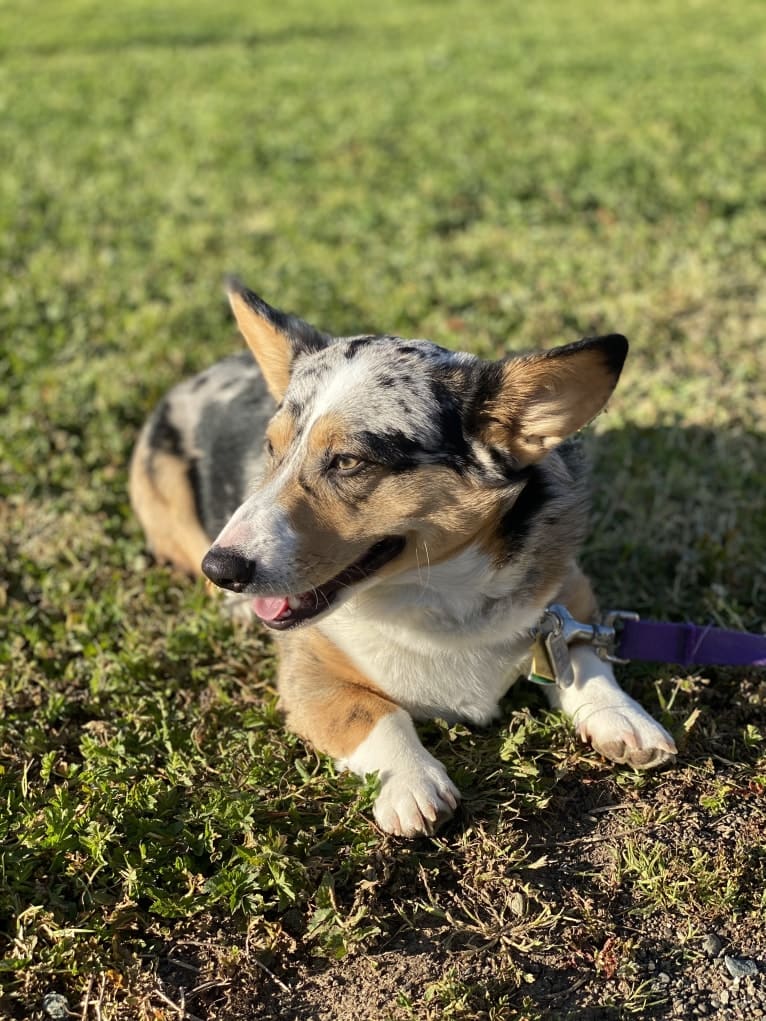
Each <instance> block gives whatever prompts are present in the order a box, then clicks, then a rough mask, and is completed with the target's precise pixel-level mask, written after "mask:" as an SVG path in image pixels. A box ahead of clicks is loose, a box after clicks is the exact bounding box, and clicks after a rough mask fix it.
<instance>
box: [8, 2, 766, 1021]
mask: <svg viewBox="0 0 766 1021" xmlns="http://www.w3.org/2000/svg"><path fill="white" fill-rule="evenodd" d="M765 42H766V19H765V18H764V15H763V11H762V6H761V5H760V4H759V3H758V2H757V0H740V2H738V3H736V4H730V5H728V7H727V8H726V9H725V10H722V9H721V7H720V5H719V4H714V3H712V2H710V0H699V2H697V3H695V4H694V5H687V4H680V3H678V4H676V3H670V4H664V5H662V6H657V5H653V4H645V3H639V2H638V0H628V2H626V3H623V4H619V5H612V6H611V7H608V8H605V7H604V6H603V5H601V4H595V3H594V2H593V0H579V2H578V3H575V4H564V3H563V2H558V0H556V2H554V0H546V2H545V3H544V4H542V5H510V4H509V5H501V4H498V3H495V2H492V0H479V2H478V3H472V4H470V5H469V4H468V3H466V2H463V0H456V2H454V3H449V4H435V3H428V2H425V0H420V2H414V3H407V4H405V3H403V2H399V0H397V2H394V3H390V4H387V5H384V6H381V5H378V7H377V8H372V7H368V6H365V5H358V4H351V3H348V2H346V0H320V2H319V3H316V4H314V5H312V6H311V7H310V8H309V7H306V5H303V4H299V3H297V2H295V0H287V2H283V3H280V4H261V5H257V6H252V5H251V6H250V7H247V6H243V5H242V4H239V3H237V4H235V3H233V2H232V0H218V2H217V3H216V4H212V3H203V2H200V3H195V4H185V3H181V2H179V0H173V2H170V3H167V4H164V5H162V7H161V8H158V7H157V5H155V4H149V3H148V2H146V0H130V3H127V4H123V5H118V7H116V8H115V7H113V6H112V7H110V6H104V5H103V4H96V3H94V2H92V0H68V2H67V3H66V4H65V5H62V4H53V3H51V2H50V0H43V2H41V3H40V4H38V5H37V7H36V9H35V17H34V18H32V17H30V15H29V11H28V9H27V7H26V6H25V5H23V4H21V3H18V2H13V0H10V2H6V3H5V4H4V5H3V6H2V7H1V8H0V57H2V59H1V60H0V106H1V109H2V117H0V142H1V143H2V149H3V151H4V152H5V153H6V154H7V155H6V158H5V159H4V161H3V166H2V169H0V269H1V272H0V324H1V326H2V336H3V338H4V339H3V346H2V351H1V352H0V368H1V371H0V407H3V408H4V409H5V411H4V413H3V428H2V434H1V435H0V497H1V498H2V503H1V504H0V517H1V518H2V528H1V529H0V534H2V537H3V542H4V545H5V549H4V556H3V568H2V573H1V577H0V603H1V604H2V619H0V670H1V671H2V679H1V680H0V706H1V709H2V712H1V716H0V794H1V798H0V955H2V956H0V983H1V984H2V999H1V1000H0V1013H2V1012H3V1011H4V1012H5V1013H6V1014H8V1015H9V1016H12V1017H27V1016H29V1015H30V1012H32V1011H33V1010H39V1009H40V1005H41V1001H42V996H43V995H44V994H45V993H46V992H49V991H56V992H60V993H62V994H63V995H65V996H66V997H67V998H68V1002H69V1005H70V1008H71V1009H72V1011H74V1012H75V1014H76V1013H78V1012H79V1013H80V1014H81V1015H82V1017H83V1018H85V1019H86V1021H88V1019H90V1018H92V1019H95V1021H97V1019H98V1018H100V1017H103V1018H104V1019H107V1018H115V1019H120V1018H135V1017H140V1018H152V1019H153V1021H160V1019H163V1018H179V1017H181V1016H183V1015H184V1014H186V1016H188V1017H192V1016H196V1017H205V1018H211V1019H212V1018H215V1017H226V1018H236V1017H238V1016H240V1015H241V1016H243V1017H272V1016H277V1015H278V1014H279V1012H280V1011H282V1012H283V1013H282V1015H281V1016H317V1017H320V1016H333V1017H339V1018H342V1017H346V1016H352V1015H354V1016H357V1017H366V1016H370V1017H384V1016H390V1017H395V1018H400V1017H402V1018H404V1017H414V1018H431V1017H433V1018H437V1017H439V1018H441V1017H451V1018H470V1017H478V1016H482V1017H490V1018H501V1017H514V1016H518V1017H525V1018H538V1017H539V1018H543V1017H553V1018H563V1017H567V1016H583V1017H584V1016H587V1011H591V1012H592V1015H593V1016H594V1017H595V1016H600V1017H612V1016H614V1017H620V1016H630V1015H638V1016H645V1017H650V1016H663V1012H665V1011H666V1010H667V1002H666V1001H667V997H666V996H665V994H663V993H662V990H661V989H658V987H657V986H656V984H655V983H654V982H653V980H652V978H651V972H650V971H649V970H647V969H648V964H649V963H650V962H659V963H660V964H661V963H662V962H663V961H666V962H667V961H669V962H672V963H673V966H674V967H675V968H676V969H677V970H680V971H681V972H682V973H683V974H686V973H687V971H688V973H689V974H690V975H692V974H694V975H698V974H699V969H700V965H699V962H700V959H701V958H700V949H699V948H700V944H701V939H702V936H703V935H704V933H705V932H707V931H710V930H712V929H715V930H716V931H718V932H720V933H721V934H722V935H723V937H724V938H725V939H726V940H727V941H728V945H729V946H730V947H731V948H732V949H733V950H734V951H737V952H741V953H744V954H748V953H749V954H756V952H757V948H758V946H759V945H760V946H761V947H762V946H763V940H764V935H765V934H764V924H763V911H764V908H765V907H766V903H764V899H763V897H764V895H763V890H764V887H765V886H766V845H765V844H764V836H763V834H764V811H763V794H764V790H765V789H766V748H765V738H766V716H765V715H764V694H765V693H764V678H763V674H762V673H760V674H759V673H758V672H757V671H723V670H717V671H712V670H708V671H704V670H703V671H700V672H698V673H696V674H694V675H692V676H679V675H678V674H677V672H676V671H675V670H674V668H673V667H670V666H668V667H658V668H655V667H649V666H641V665H639V664H635V665H632V666H631V667H629V668H626V669H625V670H624V671H623V677H624V678H625V679H626V682H627V684H628V686H629V687H630V688H631V690H632V691H634V692H635V693H640V696H641V698H642V699H643V700H644V701H645V702H646V704H647V705H648V706H650V707H651V708H652V709H653V711H654V712H656V713H660V714H664V718H665V721H666V722H667V723H668V725H669V726H671V727H672V728H673V729H674V731H675V732H676V734H677V736H678V738H679V741H680V742H681V743H682V745H683V748H682V755H681V758H680V761H679V763H678V765H677V767H675V768H674V769H673V770H672V771H669V772H666V773H663V774H661V775H657V776H639V775H637V774H633V773H630V772H626V771H619V770H612V769H611V768H609V767H606V766H605V765H604V764H603V763H602V762H601V761H600V760H599V758H598V757H597V756H596V755H594V754H592V753H591V752H589V751H588V750H587V749H585V748H581V747H579V746H577V744H576V742H575V741H574V738H573V736H572V734H571V732H570V730H569V728H568V726H567V725H566V724H565V723H564V722H563V721H561V720H560V719H559V718H558V717H556V716H555V715H553V714H549V713H547V712H546V711H545V710H544V709H543V707H542V702H541V699H540V696H539V694H538V693H537V692H535V691H534V690H532V689H528V688H525V689H524V690H519V691H516V692H514V693H513V695H512V696H511V698H510V699H509V701H508V704H507V708H506V713H505V717H504V720H503V722H502V723H501V724H499V725H498V726H496V727H493V728H491V729H490V730H489V731H488V732H487V733H482V732H478V731H470V730H468V729H467V728H461V727H456V728H451V729H450V728H446V727H444V726H442V725H440V724H438V723H437V724H434V725H431V726H429V727H428V728H425V731H424V733H425V738H426V740H427V742H428V744H429V747H430V748H431V749H432V750H434V752H435V754H437V755H439V756H440V757H442V758H443V759H444V761H445V762H446V763H447V765H448V767H449V768H450V771H451V774H452V775H453V777H454V778H455V780H456V781H457V782H458V784H459V785H460V786H461V788H462V789H463V791H464V793H465V795H466V804H465V809H464V812H463V815H462V816H461V818H460V819H459V820H458V821H457V822H456V823H454V824H453V825H452V826H451V827H450V828H449V829H448V830H447V831H445V833H444V834H442V835H440V836H439V837H438V838H435V839H433V840H428V841H422V842H419V843H417V844H414V845H408V844H404V843H401V842H397V841H395V840H392V839H386V838H384V837H382V836H381V835H380V834H379V833H378V832H377V831H376V829H375V828H374V826H373V825H372V824H371V822H370V818H371V817H370V812H369V806H370V804H371V800H372V797H373V795H374V784H373V783H371V784H369V785H367V786H365V787H360V786H359V785H358V784H357V783H356V782H355V781H352V780H351V779H349V778H348V777H344V776H337V775H335V773H334V771H333V768H332V765H331V764H330V763H328V762H326V761H324V760H321V759H319V758H318V757H317V756H316V755H314V754H313V753H312V752H311V751H310V750H309V749H307V748H305V747H304V746H303V745H302V744H301V743H300V742H298V741H297V740H296V739H295V738H293V737H291V736H289V735H285V733H284V731H283V729H282V727H281V725H280V722H279V718H278V711H277V707H276V703H275V694H274V691H273V675H274V659H273V650H272V648H271V646H270V644H269V643H268V640H267V639H266V638H265V636H264V635H263V634H261V633H260V632H259V631H257V630H248V631H241V630H236V629H235V628H234V626H233V625H232V623H231V622H229V621H228V620H226V619H225V618H224V617H223V616H222V614H221V613H220V611H219V608H218V606H217V605H216V604H215V603H214V602H210V601H209V600H208V598H207V597H206V595H205V593H204V592H203V590H202V588H201V586H195V585H193V584H191V583H188V582H186V581H184V580H183V579H180V578H177V577H175V576H174V575H172V574H171V573H170V572H168V571H167V570H165V569H164V568H161V567H158V566H156V565H154V564H152V563H151V562H150V561H149V560H148V558H147V556H146V554H145V552H144V550H143V544H142V537H141V535H140V532H139V530H138V528H137V526H136V523H135V522H134V520H133V519H132V517H131V514H130V511H129V508H128V505H127V499H126V465H127V460H128V457H129V454H130V449H131V445H132V443H133V441H134V438H135V435H136V433H137V430H138V428H139V427H140V424H141V422H142V420H143V419H144V417H145V415H146V414H147V412H148V410H149V408H150V407H151V406H152V404H153V402H154V401H156V400H157V398H158V397H159V396H160V395H161V394H162V392H163V391H164V390H165V389H166V388H167V387H168V386H170V385H171V384H172V383H173V382H175V381H176V380H178V379H179V378H181V377H182V376H183V375H184V374H185V373H188V372H190V371H193V370H196V369H199V368H202V367H203V366H205V365H206V364H208V363H209V362H211V361H212V360H213V359H215V358H217V357H219V356H221V355H223V354H225V353H227V352H229V351H231V350H233V349H236V348H237V347H238V345H239V341H238V340H237V338H236V336H235V331H234V329H233V327H232V324H231V321H230V318H229V315H228V313H227V310H226V308H225V304H224V301H223V299H222V296H221V291H220V281H221V278H222V276H223V275H224V273H225V272H228V271H232V270H233V271H237V272H239V273H240V274H241V276H242V277H243V278H244V279H245V280H246V281H248V282H249V283H250V284H251V285H252V286H254V287H255V288H256V289H257V290H259V291H260V292H261V293H262V294H263V295H264V296H265V297H266V298H267V299H268V300H270V301H273V302H274V303H275V304H277V305H279V306H282V307H285V308H288V309H292V310H295V311H298V312H299V313H301V314H303V315H305V316H306V317H307V318H310V319H311V320H313V321H314V322H316V323H317V324H318V325H322V326H325V327H327V328H332V329H335V330H336V331H337V332H343V331H348V332H357V331H361V330H365V329H388V330H396V331H398V332H400V333H402V334H405V335H406V334H410V335H417V336H428V337H430V338H432V339H434V340H437V341H439V342H440V343H443V344H446V345H449V346H452V347H466V348H470V349H472V350H474V351H477V352H479V353H482V354H485V355H498V354H499V353H501V352H502V351H504V350H507V349H519V348H525V347H536V346H550V345H551V344H553V343H557V342H562V341H565V340H571V339H575V338H576V337H578V336H580V335H582V334H585V333H589V332H595V331H602V332H606V331H609V330H620V331H622V332H625V333H626V334H627V335H628V336H629V337H630V338H631V341H632V353H631V356H630V359H629V367H628V369H627V371H626V373H625V375H624V378H623V382H622V383H621V384H620V388H619V390H618V392H617V395H616V397H615V399H614V401H613V402H612V407H611V408H610V411H609V413H608V414H607V415H606V416H604V417H602V419H601V420H600V421H599V422H598V423H597V426H596V427H595V429H594V430H592V432H591V434H590V436H589V443H590V446H591V448H592V453H593V456H594V461H595V467H596V473H595V497H594V527H593V531H592V535H591V538H590V540H589V543H588V547H587V550H586V553H585V561H586V564H587V566H588V569H589V571H590V573H591V575H592V576H593V578H594V579H595V582H596V587H597V590H598V592H599V593H600V596H601V599H602V602H603V603H604V604H605V605H618V604H619V605H626V606H629V607H631V608H635V609H637V610H639V611H640V612H641V613H643V614H646V615H654V616H657V617H661V618H662V617H665V618H679V617H684V616H687V617H689V618H690V619H697V620H707V621H713V622H716V623H720V624H723V625H726V626H732V627H742V628H748V629H752V630H759V629H762V628H763V625H764V617H763V607H764V605H766V570H765V561H764V549H766V517H765V516H764V490H765V489H766V486H765V485H764V476H765V475H766V459H765V458H764V450H765V449H766V443H765V440H766V437H765V436H764V431H763V423H764V421H766V391H764V387H763V379H764V378H766V344H764V337H765V336H766V304H765V295H764V286H763V280H764V268H765V265H764V264H765V263H766V204H765V203H764V198H765V197H766V164H765V163H764V161H763V150H762V125H763V122H764V116H765V115H766V90H764V85H763V81H762V77H763V76H762V53H763V46H764V43H765ZM684 969H686V971H684ZM581 980H584V981H581ZM344 990H345V991H344ZM322 1011H326V1012H327V1011H329V1014H324V1015H323V1014H322V1013H321V1012H322ZM285 1012H286V1013H285ZM291 1012H292V1013H291Z"/></svg>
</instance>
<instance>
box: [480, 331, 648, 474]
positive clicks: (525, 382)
mask: <svg viewBox="0 0 766 1021" xmlns="http://www.w3.org/2000/svg"><path fill="white" fill-rule="evenodd" d="M627 353H628V342H627V340H626V339H625V337H623V336H621V335H620V334H617V333H615V334H611V335H610V336H608V337H588V338H586V339H585V340H581V341H578V342H577V343H576V344H567V345H566V346H565V347H557V348H554V349H553V350H551V351H546V352H544V353H542V354H535V355H527V356H524V357H521V358H513V359H511V360H509V361H503V362H494V363H492V364H491V365H490V366H489V367H488V368H489V370H490V374H491V377H494V378H493V381H492V383H491V384H490V386H488V387H486V386H485V388H484V389H485V393H487V391H488V394H487V397H486V399H485V400H484V401H483V402H482V405H481V407H480V408H479V409H477V411H478V415H477V420H478V421H477V425H478V431H479V435H480V436H481V438H482V440H483V441H484V442H485V443H486V444H487V445H488V446H490V447H495V448H498V449H499V450H502V451H505V452H506V453H507V454H509V455H511V457H512V458H513V459H514V460H515V461H516V462H517V463H518V464H519V465H526V464H532V463H533V462H535V461H540V460H541V459H542V458H543V457H545V455H546V454H547V453H548V452H549V451H551V450H553V448H554V447H556V446H557V445H558V444H559V443H561V442H562V440H565V439H566V438H567V436H571V435H572V433H575V432H577V430H578V429H581V428H582V427H583V426H584V425H587V424H588V422H590V420H591V419H592V418H595V416H596V415H597V414H598V413H599V411H601V410H602V408H603V407H604V405H605V404H606V402H607V401H608V400H609V397H610V396H611V393H612V391H613V390H614V388H615V386H616V384H617V380H618V379H619V378H620V372H621V371H622V366H623V363H624V361H625V357H626V355H627Z"/></svg>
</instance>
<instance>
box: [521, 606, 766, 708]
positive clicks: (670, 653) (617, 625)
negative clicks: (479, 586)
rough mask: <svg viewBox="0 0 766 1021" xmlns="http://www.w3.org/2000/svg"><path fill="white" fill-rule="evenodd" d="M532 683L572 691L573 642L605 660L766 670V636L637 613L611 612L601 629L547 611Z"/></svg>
mask: <svg viewBox="0 0 766 1021" xmlns="http://www.w3.org/2000/svg"><path fill="white" fill-rule="evenodd" d="M531 637H532V639H533V642H534V644H533V646H532V666H531V669H530V672H529V675H528V676H529V680H530V681H534V682H535V683H536V684H557V685H559V686H560V687H562V688H566V687H568V686H569V685H570V684H571V683H572V681H573V680H574V671H573V670H572V662H571V658H570V655H569V646H570V645H571V644H572V643H573V642H587V643H588V644H590V645H592V646H593V649H594V651H595V652H596V654H597V655H598V656H600V658H601V659H603V660H606V661H608V662H610V663H627V662H628V661H629V660H631V659H643V660H648V661H651V662H655V663H679V664H680V665H681V666H685V667H690V666H757V667H766V635H754V634H749V633H748V632H744V631H730V630H728V629H726V628H719V627H702V626H700V625H699V624H685V623H684V624H671V623H668V622H666V621H658V620H641V619H640V618H639V616H638V614H637V613H632V612H630V611H628V610H612V611H610V612H609V613H607V614H606V615H605V616H604V621H603V623H601V624H584V623H582V621H579V620H575V618H574V617H573V616H572V614H571V613H570V612H569V611H568V610H567V608H566V607H565V606H562V605H561V604H560V603H553V604H552V605H551V606H549V607H547V608H546V610H545V613H544V614H543V616H542V619H541V620H540V623H539V625H538V626H537V628H535V629H534V630H533V632H532V635H531Z"/></svg>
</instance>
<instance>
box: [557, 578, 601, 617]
mask: <svg viewBox="0 0 766 1021" xmlns="http://www.w3.org/2000/svg"><path fill="white" fill-rule="evenodd" d="M552 602H554V603H561V605H562V606H566V608H567V609H568V610H569V612H570V613H571V614H572V616H573V617H574V618H575V619H576V620H579V621H582V622H583V623H584V624H588V623H591V624H595V623H596V622H597V621H598V616H599V614H598V603H597V602H596V597H595V595H594V594H593V589H592V587H591V584H590V581H589V580H588V578H587V576H586V575H585V574H584V573H583V571H582V569H581V568H580V567H579V566H578V565H577V564H572V568H571V570H570V572H569V574H568V575H567V577H566V578H565V579H564V583H563V585H562V586H561V588H560V589H559V591H558V594H557V595H556V597H555V598H554V599H553V600H552Z"/></svg>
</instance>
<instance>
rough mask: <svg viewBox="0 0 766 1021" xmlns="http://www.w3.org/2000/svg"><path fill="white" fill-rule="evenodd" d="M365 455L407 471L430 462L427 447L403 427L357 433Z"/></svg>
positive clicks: (380, 463) (388, 466)
mask: <svg viewBox="0 0 766 1021" xmlns="http://www.w3.org/2000/svg"><path fill="white" fill-rule="evenodd" d="M357 440H358V442H359V445H360V447H361V449H362V453H363V456H364V457H366V458H367V459H369V460H370V461H372V462H374V463H375V464H379V465H383V466H384V467H386V468H391V469H392V470H394V471H406V470H408V469H410V468H415V467H417V466H418V465H420V464H426V463H428V458H427V456H426V450H425V448H424V447H423V446H422V445H421V444H420V443H418V441H417V440H415V439H414V438H413V437H412V436H409V435H408V434H407V433H405V432H403V431H402V430H401V429H391V430H388V431H386V432H377V433H376V432H371V431H370V430H364V431H363V432H361V433H359V434H358V435H357Z"/></svg>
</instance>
